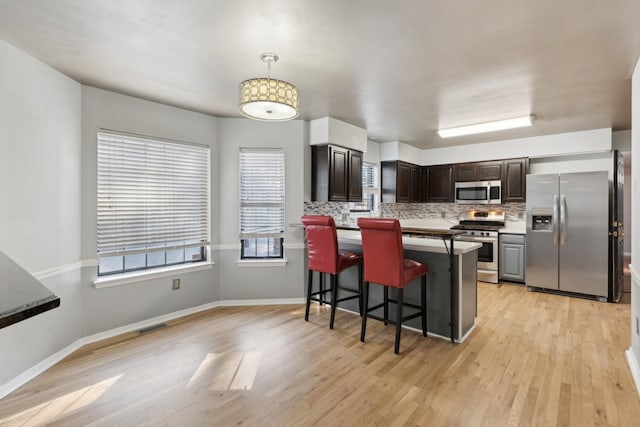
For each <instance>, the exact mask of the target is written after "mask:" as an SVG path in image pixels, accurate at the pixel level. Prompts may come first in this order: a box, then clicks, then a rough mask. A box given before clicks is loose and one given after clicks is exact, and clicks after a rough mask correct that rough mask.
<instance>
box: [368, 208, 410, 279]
mask: <svg viewBox="0 0 640 427" xmlns="http://www.w3.org/2000/svg"><path fill="white" fill-rule="evenodd" d="M358 227H360V233H361V235H362V255H363V256H364V281H365V282H373V283H378V284H380V285H386V286H392V287H395V288H401V287H403V286H404V285H405V283H404V248H403V247H402V231H401V229H400V222H399V221H398V220H397V219H392V218H358Z"/></svg>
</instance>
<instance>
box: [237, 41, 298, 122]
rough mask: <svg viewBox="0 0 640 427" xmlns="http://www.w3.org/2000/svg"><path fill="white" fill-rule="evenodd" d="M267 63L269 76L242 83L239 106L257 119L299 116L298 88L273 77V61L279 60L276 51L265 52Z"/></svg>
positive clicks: (280, 119) (282, 118) (282, 119)
mask: <svg viewBox="0 0 640 427" xmlns="http://www.w3.org/2000/svg"><path fill="white" fill-rule="evenodd" d="M260 59H262V61H263V62H266V63H267V77H259V78H255V79H249V80H245V81H243V82H242V83H240V103H239V105H238V107H239V108H240V111H241V112H242V114H243V115H244V116H245V117H248V118H250V119H255V120H265V121H270V122H281V121H285V120H291V119H295V118H296V117H298V89H296V87H295V86H294V85H292V84H291V83H288V82H285V81H282V80H276V79H272V78H271V63H272V62H277V61H278V55H276V54H275V53H263V54H262V55H260Z"/></svg>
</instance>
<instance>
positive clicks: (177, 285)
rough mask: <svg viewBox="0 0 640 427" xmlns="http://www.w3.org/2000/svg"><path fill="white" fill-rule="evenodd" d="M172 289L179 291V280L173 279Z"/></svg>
mask: <svg viewBox="0 0 640 427" xmlns="http://www.w3.org/2000/svg"><path fill="white" fill-rule="evenodd" d="M173 289H180V279H173Z"/></svg>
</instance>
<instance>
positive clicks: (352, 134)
mask: <svg viewBox="0 0 640 427" xmlns="http://www.w3.org/2000/svg"><path fill="white" fill-rule="evenodd" d="M309 144H311V145H323V144H335V145H339V146H341V147H345V148H350V149H352V150H358V151H362V152H363V153H364V152H366V151H367V131H366V129H362V128H359V127H357V126H354V125H352V124H349V123H345V122H342V121H340V120H337V119H334V118H332V117H322V118H321V119H316V120H311V121H310V122H309Z"/></svg>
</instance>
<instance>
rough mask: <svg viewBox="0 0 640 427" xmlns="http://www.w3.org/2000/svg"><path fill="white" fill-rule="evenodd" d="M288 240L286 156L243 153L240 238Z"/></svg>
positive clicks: (271, 152) (260, 151) (268, 152)
mask: <svg viewBox="0 0 640 427" xmlns="http://www.w3.org/2000/svg"><path fill="white" fill-rule="evenodd" d="M283 236H284V152H283V151H282V150H280V149H253V148H241V149H240V238H241V239H252V238H262V237H283Z"/></svg>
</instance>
